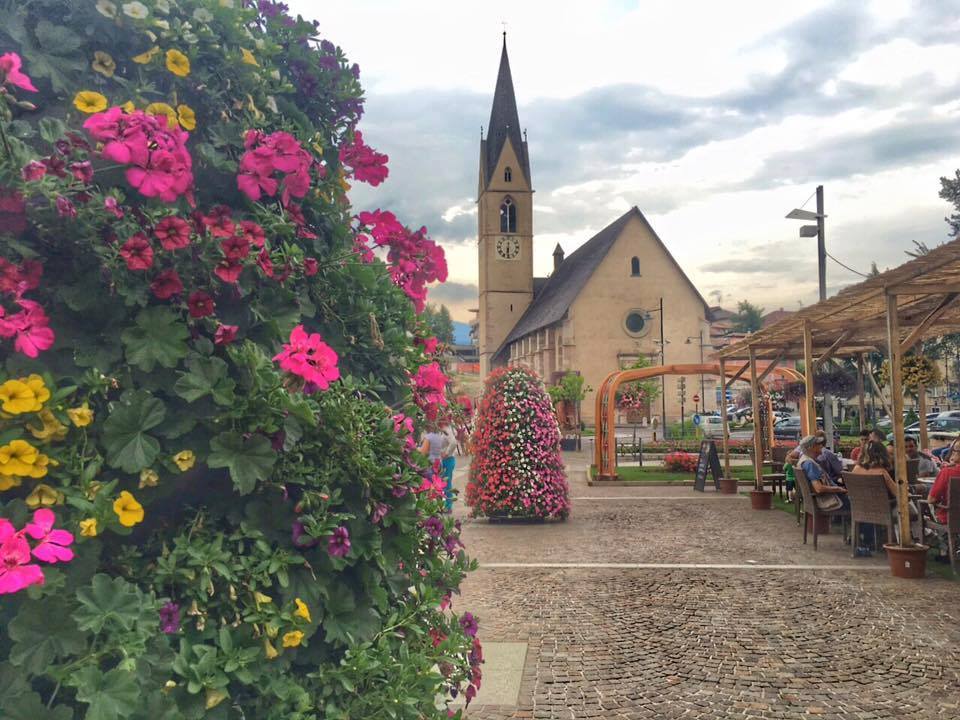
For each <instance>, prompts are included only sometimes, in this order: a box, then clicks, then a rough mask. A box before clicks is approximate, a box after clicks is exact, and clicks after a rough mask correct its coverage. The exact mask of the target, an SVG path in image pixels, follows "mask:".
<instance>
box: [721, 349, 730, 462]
mask: <svg viewBox="0 0 960 720" xmlns="http://www.w3.org/2000/svg"><path fill="white" fill-rule="evenodd" d="M720 408H721V409H720V418H721V428H722V429H723V476H724V477H725V478H728V477H730V427H729V424H728V422H727V368H726V363H725V362H724V360H723V356H721V357H720Z"/></svg>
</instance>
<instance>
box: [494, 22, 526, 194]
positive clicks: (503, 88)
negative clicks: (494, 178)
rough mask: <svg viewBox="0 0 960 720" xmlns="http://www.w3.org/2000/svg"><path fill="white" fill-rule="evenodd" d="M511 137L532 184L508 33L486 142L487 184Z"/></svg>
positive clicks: (504, 37) (504, 32)
mask: <svg viewBox="0 0 960 720" xmlns="http://www.w3.org/2000/svg"><path fill="white" fill-rule="evenodd" d="M507 138H510V142H511V144H512V145H513V149H514V151H515V152H516V153H517V156H518V157H519V158H520V162H521V164H522V165H523V172H524V175H525V176H526V179H527V181H528V182H529V181H530V161H529V160H528V157H527V143H526V141H525V140H524V139H523V135H522V134H521V132H520V117H519V115H518V114H517V98H516V96H515V95H514V93H513V77H512V76H511V75H510V59H509V57H507V31H506V30H504V31H503V49H502V50H501V52H500V70H499V71H498V72H497V87H496V89H495V90H494V93H493V107H492V108H491V109H490V123H489V124H488V125H487V139H486V158H485V160H486V168H485V170H486V181H487V182H489V181H490V177H491V175H492V174H493V170H494V168H495V167H496V165H497V160H498V159H499V158H500V152H501V150H502V149H503V145H504V143H505V142H506V140H507Z"/></svg>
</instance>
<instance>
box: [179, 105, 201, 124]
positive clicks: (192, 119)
mask: <svg viewBox="0 0 960 720" xmlns="http://www.w3.org/2000/svg"><path fill="white" fill-rule="evenodd" d="M177 119H178V120H179V121H180V126H181V127H182V128H183V129H184V130H193V129H194V128H195V127H197V114H196V113H195V112H194V111H193V108H192V107H190V106H189V105H177Z"/></svg>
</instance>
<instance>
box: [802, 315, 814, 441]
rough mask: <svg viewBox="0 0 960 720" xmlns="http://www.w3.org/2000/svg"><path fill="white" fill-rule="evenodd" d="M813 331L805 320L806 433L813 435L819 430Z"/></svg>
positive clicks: (804, 378)
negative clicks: (814, 378) (814, 376)
mask: <svg viewBox="0 0 960 720" xmlns="http://www.w3.org/2000/svg"><path fill="white" fill-rule="evenodd" d="M813 363H814V360H813V332H812V331H811V329H810V321H809V320H804V322H803V380H804V385H805V386H806V389H805V393H806V396H805V398H804V403H805V404H806V407H807V426H806V428H804V433H803V434H804V435H813V434H814V433H815V432H816V431H817V398H816V395H815V389H814V386H813Z"/></svg>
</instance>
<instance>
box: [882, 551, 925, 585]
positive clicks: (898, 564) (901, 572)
mask: <svg viewBox="0 0 960 720" xmlns="http://www.w3.org/2000/svg"><path fill="white" fill-rule="evenodd" d="M883 549H884V550H886V551H887V560H888V561H889V562H890V573H891V574H892V575H893V576H894V577H898V578H907V579H908V580H917V579H920V578H923V577H925V576H926V574H927V550H929V549H930V547H929V546H928V545H911V546H910V547H900V546H899V545H884V546H883Z"/></svg>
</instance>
